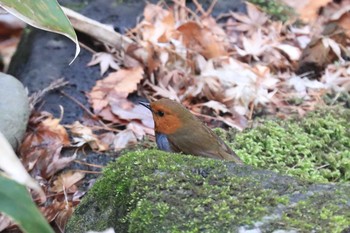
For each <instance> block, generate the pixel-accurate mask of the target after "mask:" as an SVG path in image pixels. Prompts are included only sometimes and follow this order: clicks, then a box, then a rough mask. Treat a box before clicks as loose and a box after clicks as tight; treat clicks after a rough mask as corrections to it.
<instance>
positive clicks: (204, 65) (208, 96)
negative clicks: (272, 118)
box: [88, 1, 350, 149]
mask: <svg viewBox="0 0 350 233" xmlns="http://www.w3.org/2000/svg"><path fill="white" fill-rule="evenodd" d="M194 2H195V3H196V4H197V7H198V6H199V4H198V2H197V1H194ZM348 3H350V1H341V2H340V3H334V2H332V1H323V3H322V5H320V4H314V3H313V1H310V2H309V3H308V4H305V3H304V4H303V8H300V9H299V10H300V12H303V15H302V18H303V19H305V20H308V21H309V23H307V24H301V23H294V22H295V21H291V22H285V23H284V22H280V21H272V20H270V19H269V16H268V15H267V14H266V13H264V12H262V11H261V10H260V9H259V8H257V7H256V6H255V5H253V4H251V3H246V7H247V13H246V14H244V13H234V12H229V13H227V14H224V15H221V16H220V17H219V18H218V19H215V18H213V17H212V16H211V15H210V12H208V11H207V12H206V11H204V10H203V8H202V7H198V9H197V11H198V12H199V14H196V13H194V12H193V11H192V10H190V9H189V8H186V7H185V6H184V4H181V3H179V2H176V1H175V3H174V5H173V6H172V7H171V8H168V7H166V6H165V5H162V4H158V5H154V4H147V5H146V7H145V9H144V14H143V19H142V21H140V23H139V24H138V25H137V26H136V27H135V28H133V29H131V30H130V31H129V33H128V34H127V35H129V36H130V38H132V39H133V40H134V41H135V43H134V44H131V45H130V46H129V47H128V48H127V49H126V51H125V54H124V57H123V58H122V60H120V61H119V63H120V64H119V67H118V70H117V71H116V72H112V73H110V74H109V75H108V76H107V77H106V78H104V79H102V80H101V81H99V82H98V83H97V85H96V86H95V87H94V88H93V89H92V91H91V93H89V94H88V97H89V100H90V103H91V105H92V107H93V111H94V113H95V114H96V115H97V116H99V117H101V118H102V119H104V120H107V121H111V122H117V123H118V124H124V125H125V126H126V127H128V125H129V124H130V123H132V124H137V125H138V126H139V128H138V130H139V133H137V134H139V135H140V136H142V135H145V134H147V133H149V130H148V129H149V127H151V124H148V122H149V119H148V118H147V117H149V116H145V115H143V114H142V112H143V113H145V114H147V110H145V109H142V108H141V109H139V108H138V106H137V105H135V104H134V103H131V102H130V101H129V100H127V96H128V95H129V94H131V93H135V92H136V93H137V94H139V95H141V96H147V97H148V99H149V100H150V101H151V100H156V99H159V98H162V97H166V98H171V99H174V100H177V101H179V102H181V103H183V104H184V105H186V107H188V108H189V109H190V110H191V111H192V112H193V113H194V114H196V115H198V116H204V115H206V116H204V118H206V117H208V119H216V120H219V121H222V122H223V123H225V124H226V125H229V126H231V127H236V128H238V129H244V128H245V127H246V126H247V120H249V119H252V118H253V117H254V115H255V114H256V113H261V112H264V113H265V114H278V115H280V116H281V117H285V116H287V115H288V114H290V113H292V112H297V113H299V114H301V115H303V114H304V113H305V112H306V111H309V110H312V109H313V108H314V107H315V106H316V105H317V104H322V103H323V101H322V98H321V97H322V95H324V94H325V93H327V92H339V91H347V90H349V86H348V82H349V77H348V74H346V71H345V70H348V67H349V63H348V62H346V61H345V59H344V57H345V56H344V55H345V53H346V52H347V38H348V37H347V31H348V29H347V27H349V26H348V24H344V23H343V22H344V21H345V22H346V21H347V20H349V17H348V13H347V12H348V8H346V7H345V5H346V6H347V4H348ZM299 6H300V5H299ZM320 7H323V8H322V9H323V11H322V13H321V14H320V13H317V12H319V8H320ZM211 8H212V7H211ZM344 9H347V10H344ZM306 12H307V13H306ZM219 21H220V23H219ZM332 25H333V28H332ZM335 61H338V63H337V64H332V63H333V62H335ZM339 69H341V70H343V71H342V72H340V71H339ZM103 71H105V69H104V70H103ZM311 73H312V74H311ZM120 89H123V91H121V90H120ZM295 99H301V100H302V104H300V105H298V106H295V105H292V104H290V103H291V102H293V100H295ZM139 110H140V112H139ZM208 115H209V116H208ZM143 117H145V118H143ZM146 122H147V123H146ZM141 128H142V129H143V132H142V133H141ZM128 130H130V129H128ZM121 133H123V134H124V133H125V132H121ZM135 135H136V133H135ZM128 138H129V140H130V142H131V143H135V140H136V139H137V138H138V137H136V136H135V137H130V136H128ZM127 144H128V143H124V145H125V146H126V145H127ZM112 148H114V149H119V148H120V147H118V146H115V145H114V146H112Z"/></svg>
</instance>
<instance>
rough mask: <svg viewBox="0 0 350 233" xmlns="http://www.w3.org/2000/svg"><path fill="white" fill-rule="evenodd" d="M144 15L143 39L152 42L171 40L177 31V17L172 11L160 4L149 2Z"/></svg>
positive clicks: (142, 23)
mask: <svg viewBox="0 0 350 233" xmlns="http://www.w3.org/2000/svg"><path fill="white" fill-rule="evenodd" d="M144 17H145V19H144V21H142V22H141V24H140V25H141V26H140V27H141V29H140V30H141V33H142V39H143V40H144V41H150V42H152V43H158V42H161V43H165V42H169V40H170V38H171V37H172V35H173V33H174V31H175V19H174V16H173V14H172V12H169V11H167V10H165V9H163V8H162V7H160V6H158V5H154V4H147V5H146V7H145V10H144Z"/></svg>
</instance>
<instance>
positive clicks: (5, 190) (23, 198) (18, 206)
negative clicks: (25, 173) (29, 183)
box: [0, 175, 54, 233]
mask: <svg viewBox="0 0 350 233" xmlns="http://www.w3.org/2000/svg"><path fill="white" fill-rule="evenodd" d="M0 212H2V213H4V214H6V215H7V216H9V217H10V218H11V219H13V220H14V221H15V222H16V223H17V224H18V226H19V227H20V228H21V229H22V231H23V232H26V233H38V232H40V233H54V231H53V230H52V228H51V227H50V225H49V224H48V223H47V221H46V220H45V218H44V217H43V216H42V215H41V213H40V211H39V210H38V208H37V207H36V206H35V204H34V202H33V201H32V199H31V197H30V196H29V193H28V191H27V189H26V188H25V187H24V186H23V185H21V184H19V183H17V182H16V181H13V180H11V179H8V178H6V177H4V176H2V175H0Z"/></svg>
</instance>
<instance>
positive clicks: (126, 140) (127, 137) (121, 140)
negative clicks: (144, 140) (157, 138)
mask: <svg viewBox="0 0 350 233" xmlns="http://www.w3.org/2000/svg"><path fill="white" fill-rule="evenodd" d="M136 143H137V137H136V135H135V134H134V132H133V131H132V130H130V129H126V130H123V131H121V132H120V133H118V134H117V136H116V137H115V138H114V141H113V147H114V150H115V151H119V150H122V149H124V148H126V147H127V146H130V145H134V144H136Z"/></svg>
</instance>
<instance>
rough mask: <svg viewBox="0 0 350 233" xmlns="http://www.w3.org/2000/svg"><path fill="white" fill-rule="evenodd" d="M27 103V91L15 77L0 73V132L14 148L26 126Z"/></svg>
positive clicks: (21, 137) (19, 141) (27, 116)
mask: <svg viewBox="0 0 350 233" xmlns="http://www.w3.org/2000/svg"><path fill="white" fill-rule="evenodd" d="M28 118H29V104H28V96H27V92H26V90H25V89H24V87H23V85H22V83H21V82H20V81H18V80H17V79H16V78H15V77H13V76H11V75H7V74H4V73H0V132H1V133H2V134H4V135H5V137H6V138H7V140H8V141H9V142H10V144H11V146H12V147H13V148H14V149H16V148H17V146H18V145H19V144H20V143H21V141H22V139H23V136H24V133H25V131H26V128H27V124H28Z"/></svg>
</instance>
